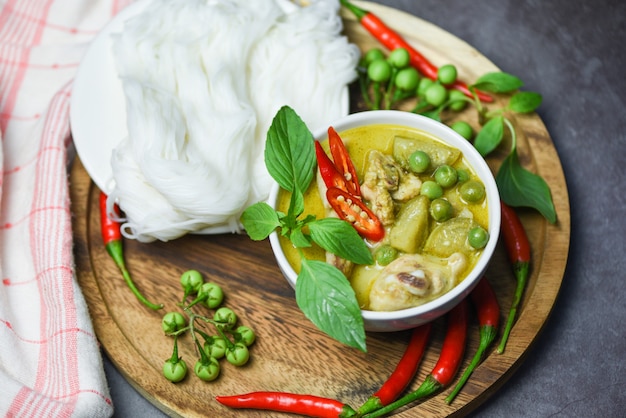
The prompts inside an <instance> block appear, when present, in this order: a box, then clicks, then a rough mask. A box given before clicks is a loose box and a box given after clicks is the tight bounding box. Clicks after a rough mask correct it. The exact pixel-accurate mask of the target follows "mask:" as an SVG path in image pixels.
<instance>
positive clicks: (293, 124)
mask: <svg viewBox="0 0 626 418" xmlns="http://www.w3.org/2000/svg"><path fill="white" fill-rule="evenodd" d="M315 164H316V160H315V149H314V143H313V134H311V131H310V130H309V128H308V127H307V126H306V124H305V123H304V122H303V121H302V119H300V116H298V115H297V114H296V112H295V111H294V110H293V109H291V108H290V107H288V106H283V107H282V108H280V110H279V111H278V113H276V116H274V119H273V120H272V125H271V126H270V128H269V130H268V132H267V140H266V144H265V165H266V167H267V171H268V172H269V173H270V175H271V176H272V177H273V178H274V180H276V182H278V184H280V187H282V188H283V189H285V190H287V191H290V192H292V191H293V190H294V189H295V188H298V189H299V190H302V191H304V190H306V189H307V188H308V187H309V184H310V183H311V180H312V179H313V175H314V168H315Z"/></svg>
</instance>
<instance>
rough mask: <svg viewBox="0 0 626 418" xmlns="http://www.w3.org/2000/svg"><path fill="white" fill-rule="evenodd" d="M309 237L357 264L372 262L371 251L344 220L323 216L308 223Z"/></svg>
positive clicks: (324, 247) (326, 248) (327, 249)
mask: <svg viewBox="0 0 626 418" xmlns="http://www.w3.org/2000/svg"><path fill="white" fill-rule="evenodd" d="M308 226H309V231H310V232H311V238H312V239H313V241H315V243H316V244H317V245H319V246H320V247H322V248H323V249H325V250H326V251H330V252H331V253H333V254H335V255H337V256H338V257H341V258H345V259H346V260H350V261H352V262H354V263H357V264H372V263H373V262H374V259H373V258H372V253H371V252H370V251H369V249H368V248H367V245H365V242H364V241H363V238H361V237H360V236H359V234H358V233H357V232H356V230H355V229H354V228H353V227H352V225H350V224H349V223H348V222H346V221H342V220H341V219H338V218H323V219H319V220H316V221H314V222H311V223H309V224H308Z"/></svg>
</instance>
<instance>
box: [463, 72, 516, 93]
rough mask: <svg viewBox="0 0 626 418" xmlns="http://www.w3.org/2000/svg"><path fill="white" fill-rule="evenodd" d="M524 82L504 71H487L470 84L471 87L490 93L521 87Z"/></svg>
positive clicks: (509, 90) (510, 90)
mask: <svg viewBox="0 0 626 418" xmlns="http://www.w3.org/2000/svg"><path fill="white" fill-rule="evenodd" d="M523 85H524V83H523V82H522V80H520V79H519V78H517V77H515V76H514V75H512V74H508V73H505V72H493V73H487V74H485V75H483V76H482V77H480V78H479V79H478V80H476V82H475V83H474V84H473V85H472V87H473V88H475V89H478V90H483V91H490V92H492V93H510V92H512V91H515V90H517V89H519V88H520V87H522V86H523Z"/></svg>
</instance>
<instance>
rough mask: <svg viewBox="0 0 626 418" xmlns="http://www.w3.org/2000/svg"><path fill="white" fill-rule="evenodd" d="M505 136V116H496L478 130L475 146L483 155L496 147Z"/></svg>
mask: <svg viewBox="0 0 626 418" xmlns="http://www.w3.org/2000/svg"><path fill="white" fill-rule="evenodd" d="M503 136H504V117H503V116H496V117H494V118H493V119H490V120H489V121H488V122H487V123H485V125H484V126H483V128H482V129H481V130H480V131H479V132H478V134H477V135H476V138H475V139H474V148H476V150H478V152H479V153H480V155H482V156H483V157H484V156H486V155H487V154H489V153H490V152H491V151H493V150H494V149H496V148H497V147H498V145H500V142H502V138H503Z"/></svg>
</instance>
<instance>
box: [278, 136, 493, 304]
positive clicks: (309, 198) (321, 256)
mask: <svg viewBox="0 0 626 418" xmlns="http://www.w3.org/2000/svg"><path fill="white" fill-rule="evenodd" d="M339 135H340V136H341V138H342V139H343V141H344V144H345V145H346V148H347V149H348V152H349V154H350V157H351V158H352V162H353V163H354V166H355V169H356V172H357V175H358V177H359V179H362V178H363V175H364V171H365V166H366V162H367V155H368V153H369V152H370V151H371V150H378V151H380V152H382V153H385V154H392V152H393V144H394V138H395V137H397V136H400V137H405V138H416V137H419V138H422V139H428V140H430V141H435V142H437V143H440V144H444V143H443V142H442V141H441V140H439V139H438V138H437V137H435V136H433V135H431V134H429V133H427V132H424V131H421V130H418V129H412V128H407V127H403V126H396V125H385V124H381V125H368V126H362V127H357V128H352V129H348V130H345V131H342V132H339ZM322 146H323V147H324V149H325V150H326V151H327V153H328V143H327V140H323V141H322ZM452 166H453V167H454V168H456V169H464V170H466V171H467V172H468V173H469V176H470V179H472V180H478V181H480V179H479V178H478V176H477V175H476V172H475V171H474V170H473V169H472V168H470V166H469V164H468V162H467V160H466V159H465V157H464V156H463V155H462V154H461V156H460V157H459V158H458V160H457V161H456V162H455V163H454V164H452ZM432 174H433V173H432V172H431V173H429V174H423V175H419V177H420V178H421V179H422V180H428V179H427V178H426V177H429V176H430V177H432ZM432 179H434V178H432ZM456 189H457V188H456V187H452V188H449V189H444V195H443V197H444V198H446V199H448V200H449V201H450V202H451V203H452V204H453V206H456V205H457V203H458V202H459V201H460V197H459V195H458V192H457V190H456ZM289 200H290V193H288V192H285V191H284V190H281V192H280V193H279V197H278V205H277V208H278V210H279V211H282V212H284V213H286V212H287V209H288V207H289ZM462 205H463V206H464V207H466V208H468V209H469V210H470V211H471V212H472V213H473V219H474V220H475V221H476V222H477V223H478V224H479V225H481V226H482V227H483V228H485V229H487V230H488V215H489V214H488V208H487V199H486V198H485V199H484V200H483V202H481V203H479V204H467V203H465V202H463V203H462ZM304 207H305V211H304V214H303V215H302V217H305V216H307V215H309V214H311V215H315V217H316V218H317V219H321V218H324V217H326V216H327V214H326V210H325V208H324V205H323V203H322V199H321V197H320V194H319V191H318V186H317V181H316V178H314V180H313V181H312V182H311V185H310V186H309V188H308V190H307V191H306V192H305V195H304ZM430 221H431V222H430V228H429V234H430V232H432V230H433V229H434V228H435V227H436V226H437V225H439V223H438V222H436V221H434V220H433V219H431V220H430ZM389 229H390V226H388V227H387V228H386V232H387V233H388V232H389ZM305 232H306V231H305ZM280 243H281V246H282V248H283V250H284V252H285V256H286V258H287V260H288V261H289V263H290V264H291V266H292V267H293V268H294V270H295V271H296V273H299V272H300V254H299V252H298V250H297V249H296V248H294V247H293V246H292V245H291V243H290V242H289V240H287V239H285V238H284V237H282V236H280ZM383 243H385V239H383V241H381V242H380V243H369V242H368V246H369V247H370V248H371V251H372V253H373V252H374V251H375V250H376V248H377V247H378V246H379V245H381V244H383ZM302 251H303V254H304V256H305V257H306V258H307V259H315V260H321V261H323V260H325V252H324V250H323V249H322V248H320V247H319V246H317V245H316V244H313V245H312V246H311V247H310V248H304V249H302ZM480 254H482V251H475V254H473V255H472V256H470V257H468V266H467V268H466V269H465V272H464V273H463V274H461V275H460V277H459V282H460V281H461V280H463V279H464V278H465V277H466V276H467V273H468V272H469V271H471V270H472V269H473V267H474V265H475V264H476V262H477V260H478V258H479V256H480ZM383 268H384V266H380V265H378V264H376V263H375V264H373V265H370V266H355V268H354V270H353V272H352V274H351V276H350V277H349V278H348V279H349V280H350V283H351V285H352V288H353V289H354V291H355V293H356V297H357V300H358V302H359V305H360V306H361V308H362V309H368V306H369V293H370V288H371V285H372V283H373V280H374V279H375V278H376V276H377V275H378V273H379V272H380V271H381V270H382V269H383ZM457 284H458V282H457ZM439 296H440V295H437V296H435V297H433V299H434V298H436V297H439ZM427 301H428V300H424V303H425V302H427Z"/></svg>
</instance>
